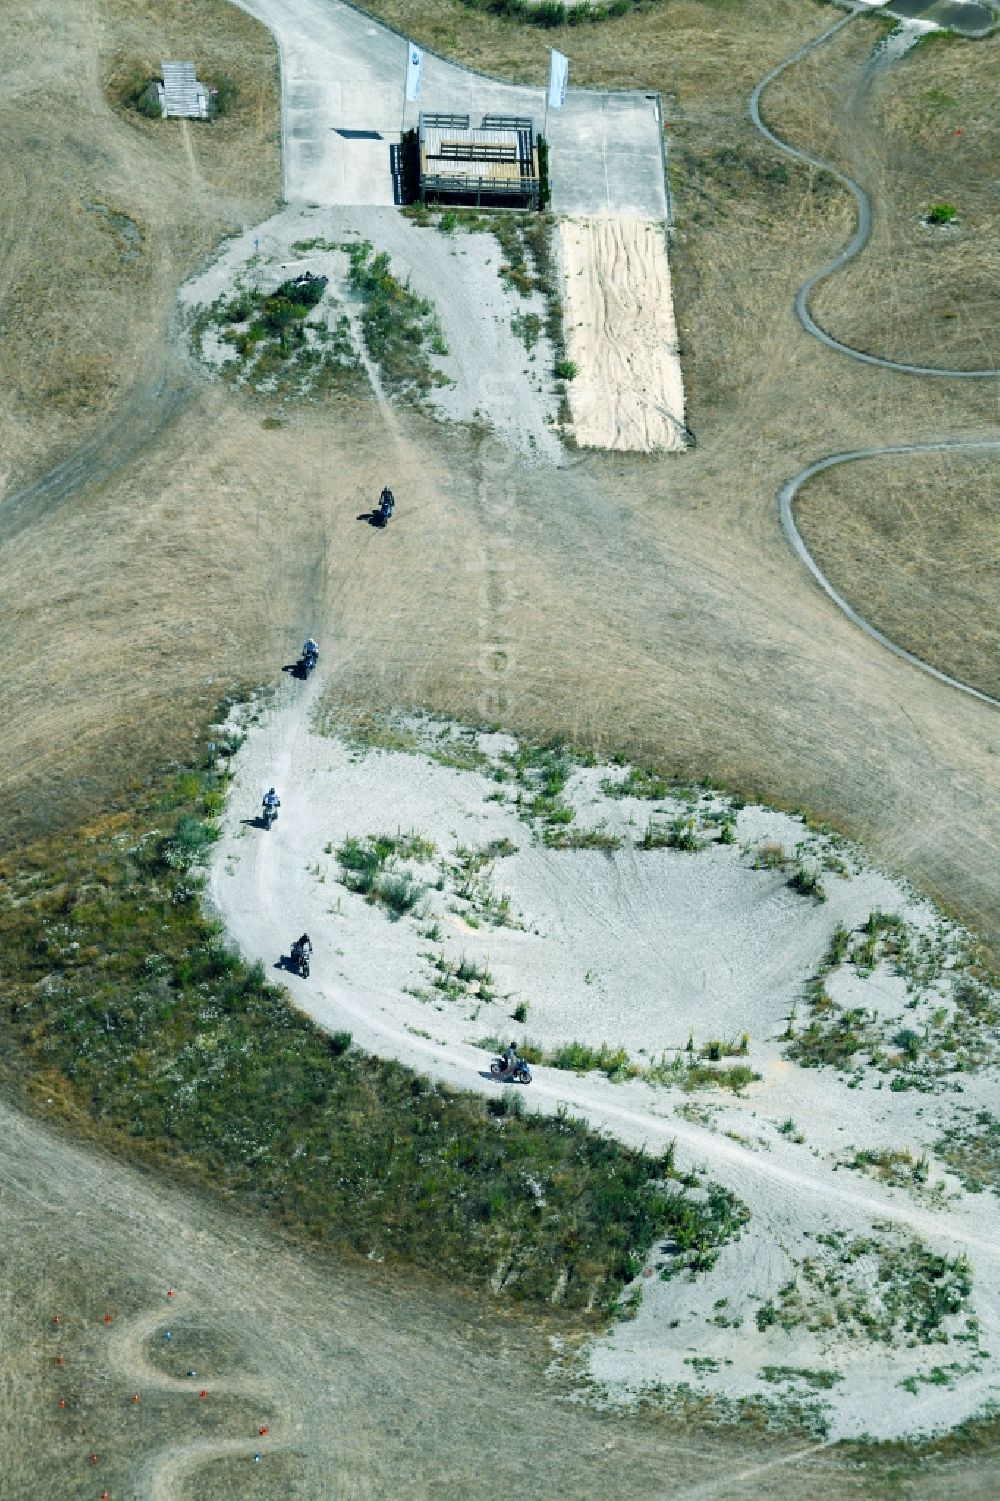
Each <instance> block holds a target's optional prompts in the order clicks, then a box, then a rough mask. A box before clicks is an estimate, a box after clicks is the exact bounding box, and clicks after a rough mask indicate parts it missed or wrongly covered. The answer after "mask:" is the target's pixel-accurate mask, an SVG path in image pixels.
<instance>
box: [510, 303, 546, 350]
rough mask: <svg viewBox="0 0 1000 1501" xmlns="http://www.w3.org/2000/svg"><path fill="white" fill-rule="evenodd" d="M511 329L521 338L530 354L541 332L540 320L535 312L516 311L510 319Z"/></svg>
mask: <svg viewBox="0 0 1000 1501" xmlns="http://www.w3.org/2000/svg"><path fill="white" fill-rule="evenodd" d="M510 326H511V331H512V332H513V333H514V335H515V336H516V337H517V338H518V339H520V340H521V343H522V344H523V345H524V347H525V349H526V350H527V351H528V353H529V354H530V353H531V351H532V350H533V349H534V347H535V345H536V344H537V343H538V340H539V337H540V335H541V332H542V320H541V318H540V317H539V316H538V314H537V313H517V314H515V316H514V317H513V318H512V319H511V320H510Z"/></svg>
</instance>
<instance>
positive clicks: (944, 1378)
mask: <svg viewBox="0 0 1000 1501" xmlns="http://www.w3.org/2000/svg"><path fill="white" fill-rule="evenodd" d="M976 1369H977V1367H976V1366H974V1365H961V1364H960V1363H959V1362H958V1361H952V1362H951V1363H950V1364H949V1365H932V1366H931V1368H930V1370H929V1371H919V1372H915V1373H914V1374H913V1375H912V1376H907V1377H906V1378H905V1380H903V1381H898V1382H897V1383H896V1385H897V1386H899V1387H901V1388H902V1390H903V1391H904V1392H909V1393H910V1394H911V1395H912V1396H914V1397H915V1396H916V1395H917V1390H918V1388H919V1387H920V1386H921V1385H923V1386H946V1387H947V1388H948V1389H949V1391H950V1390H952V1389H953V1387H954V1385H955V1382H956V1381H957V1380H958V1379H959V1377H961V1376H970V1375H972V1374H974V1373H975V1371H976Z"/></svg>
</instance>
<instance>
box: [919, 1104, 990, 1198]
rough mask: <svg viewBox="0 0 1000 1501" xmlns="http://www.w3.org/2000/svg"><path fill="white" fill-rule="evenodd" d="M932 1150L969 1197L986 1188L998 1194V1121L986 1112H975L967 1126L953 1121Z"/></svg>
mask: <svg viewBox="0 0 1000 1501" xmlns="http://www.w3.org/2000/svg"><path fill="white" fill-rule="evenodd" d="M934 1150H935V1152H937V1154H938V1156H939V1157H940V1158H941V1160H942V1162H946V1163H947V1164H948V1166H949V1167H950V1168H952V1170H953V1171H954V1172H955V1173H957V1174H958V1176H959V1178H960V1179H961V1180H962V1183H963V1185H964V1187H965V1188H966V1189H967V1190H968V1192H969V1193H982V1192H983V1190H984V1189H987V1188H989V1189H992V1191H993V1192H994V1193H997V1194H1000V1120H998V1119H997V1117H996V1116H995V1115H991V1114H990V1112H989V1111H988V1110H979V1111H977V1112H976V1114H975V1116H974V1118H973V1120H972V1121H971V1122H970V1123H969V1124H967V1125H966V1124H964V1123H962V1122H960V1121H956V1122H955V1123H954V1124H953V1125H951V1126H949V1128H948V1130H947V1131H946V1132H945V1134H944V1135H943V1136H942V1137H941V1138H940V1140H938V1141H936V1142H935V1143H934Z"/></svg>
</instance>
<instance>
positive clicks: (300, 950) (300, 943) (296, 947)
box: [292, 933, 313, 967]
mask: <svg viewBox="0 0 1000 1501" xmlns="http://www.w3.org/2000/svg"><path fill="white" fill-rule="evenodd" d="M312 951H313V946H312V940H311V939H310V937H309V934H308V933H303V934H302V937H301V938H296V940H295V942H294V943H293V944H292V963H293V964H294V965H296V967H298V966H299V965H301V963H302V961H303V960H304V959H309V958H310V957H311V956H312Z"/></svg>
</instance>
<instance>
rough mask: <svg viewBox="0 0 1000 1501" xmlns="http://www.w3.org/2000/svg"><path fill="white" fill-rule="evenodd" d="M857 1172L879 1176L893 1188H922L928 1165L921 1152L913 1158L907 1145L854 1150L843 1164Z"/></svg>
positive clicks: (926, 1176)
mask: <svg viewBox="0 0 1000 1501" xmlns="http://www.w3.org/2000/svg"><path fill="white" fill-rule="evenodd" d="M842 1165H843V1166H844V1167H849V1168H853V1169H854V1170H855V1171H857V1172H861V1173H868V1174H869V1175H870V1176H872V1177H875V1178H880V1179H881V1180H882V1182H883V1183H888V1184H889V1185H890V1186H891V1187H893V1188H922V1187H923V1186H924V1185H925V1184H926V1182H927V1178H928V1173H929V1167H928V1163H927V1158H926V1156H924V1155H923V1154H922V1155H921V1156H920V1157H917V1158H914V1156H913V1153H912V1152H911V1151H910V1149H909V1147H901V1148H898V1149H896V1150H890V1149H888V1148H884V1149H882V1150H881V1151H867V1150H866V1151H856V1152H855V1153H854V1154H853V1156H852V1157H850V1158H848V1159H847V1160H846V1161H845V1162H844V1163H843V1164H842Z"/></svg>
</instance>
